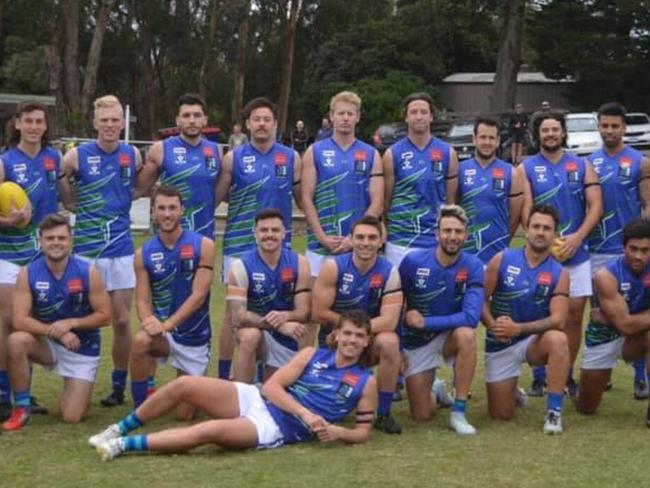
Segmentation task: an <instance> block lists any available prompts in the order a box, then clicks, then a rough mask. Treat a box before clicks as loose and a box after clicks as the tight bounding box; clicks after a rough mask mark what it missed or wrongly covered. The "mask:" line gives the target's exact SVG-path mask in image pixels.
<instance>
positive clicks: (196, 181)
mask: <svg viewBox="0 0 650 488" xmlns="http://www.w3.org/2000/svg"><path fill="white" fill-rule="evenodd" d="M177 106H178V114H177V115H176V126H177V127H178V129H179V131H180V134H179V135H178V136H172V137H168V138H167V139H165V140H163V141H158V142H156V143H154V145H153V146H151V148H149V150H148V151H147V156H146V158H145V164H144V167H143V168H142V171H140V173H138V177H137V181H136V197H138V196H140V195H144V194H145V193H147V192H148V191H149V189H150V188H151V186H152V185H153V184H154V183H155V181H156V180H157V179H158V177H159V176H160V183H161V184H162V185H170V186H175V187H176V188H178V189H179V190H180V191H181V194H182V195H183V208H184V209H185V210H184V212H183V220H182V225H183V228H184V229H187V230H191V231H194V232H198V233H199V234H201V235H203V236H205V237H207V238H209V239H212V240H214V210H215V208H216V207H217V205H218V204H219V202H220V201H221V199H222V198H223V196H224V195H223V193H224V192H223V191H222V192H221V194H220V193H219V192H218V191H217V182H218V179H219V173H220V171H221V158H220V155H219V148H218V146H217V144H215V143H214V142H211V141H208V140H207V139H205V138H204V137H203V129H204V128H205V127H206V126H207V124H208V116H207V105H206V103H205V101H204V100H203V98H201V97H200V96H199V95H195V94H193V93H186V94H184V95H182V96H181V97H180V98H179V99H178V102H177Z"/></svg>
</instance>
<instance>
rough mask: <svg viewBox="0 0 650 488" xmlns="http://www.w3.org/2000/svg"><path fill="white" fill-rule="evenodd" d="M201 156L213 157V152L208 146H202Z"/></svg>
mask: <svg viewBox="0 0 650 488" xmlns="http://www.w3.org/2000/svg"><path fill="white" fill-rule="evenodd" d="M203 155H204V156H205V157H206V158H209V157H213V156H214V151H213V150H212V148H211V147H210V146H203Z"/></svg>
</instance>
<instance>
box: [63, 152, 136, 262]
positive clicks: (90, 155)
mask: <svg viewBox="0 0 650 488" xmlns="http://www.w3.org/2000/svg"><path fill="white" fill-rule="evenodd" d="M77 154H78V156H79V169H78V171H77V174H76V185H77V220H76V223H75V230H74V252H75V253H77V254H81V255H82V256H85V257H88V258H92V259H94V258H116V257H120V256H128V255H130V254H133V240H132V239H131V228H130V219H129V211H130V210H131V200H132V198H133V184H134V181H135V173H136V168H135V162H136V159H135V158H136V156H135V149H134V148H133V147H132V146H129V145H128V144H124V143H120V144H119V146H118V148H117V149H116V150H115V151H113V152H112V153H110V154H109V153H107V152H104V151H103V150H102V149H101V148H100V147H99V145H98V144H97V142H96V141H93V142H88V143H86V144H82V145H81V146H79V147H78V148H77Z"/></svg>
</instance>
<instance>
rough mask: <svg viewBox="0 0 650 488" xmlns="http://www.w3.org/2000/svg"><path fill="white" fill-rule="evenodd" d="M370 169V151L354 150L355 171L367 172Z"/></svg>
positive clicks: (359, 172) (358, 172)
mask: <svg viewBox="0 0 650 488" xmlns="http://www.w3.org/2000/svg"><path fill="white" fill-rule="evenodd" d="M367 170H368V153H367V152H366V151H355V152H354V172H355V173H357V174H365V173H366V171H367Z"/></svg>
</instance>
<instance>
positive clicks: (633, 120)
mask: <svg viewBox="0 0 650 488" xmlns="http://www.w3.org/2000/svg"><path fill="white" fill-rule="evenodd" d="M625 123H626V124H627V125H646V124H650V119H648V116H647V115H626V116H625Z"/></svg>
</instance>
